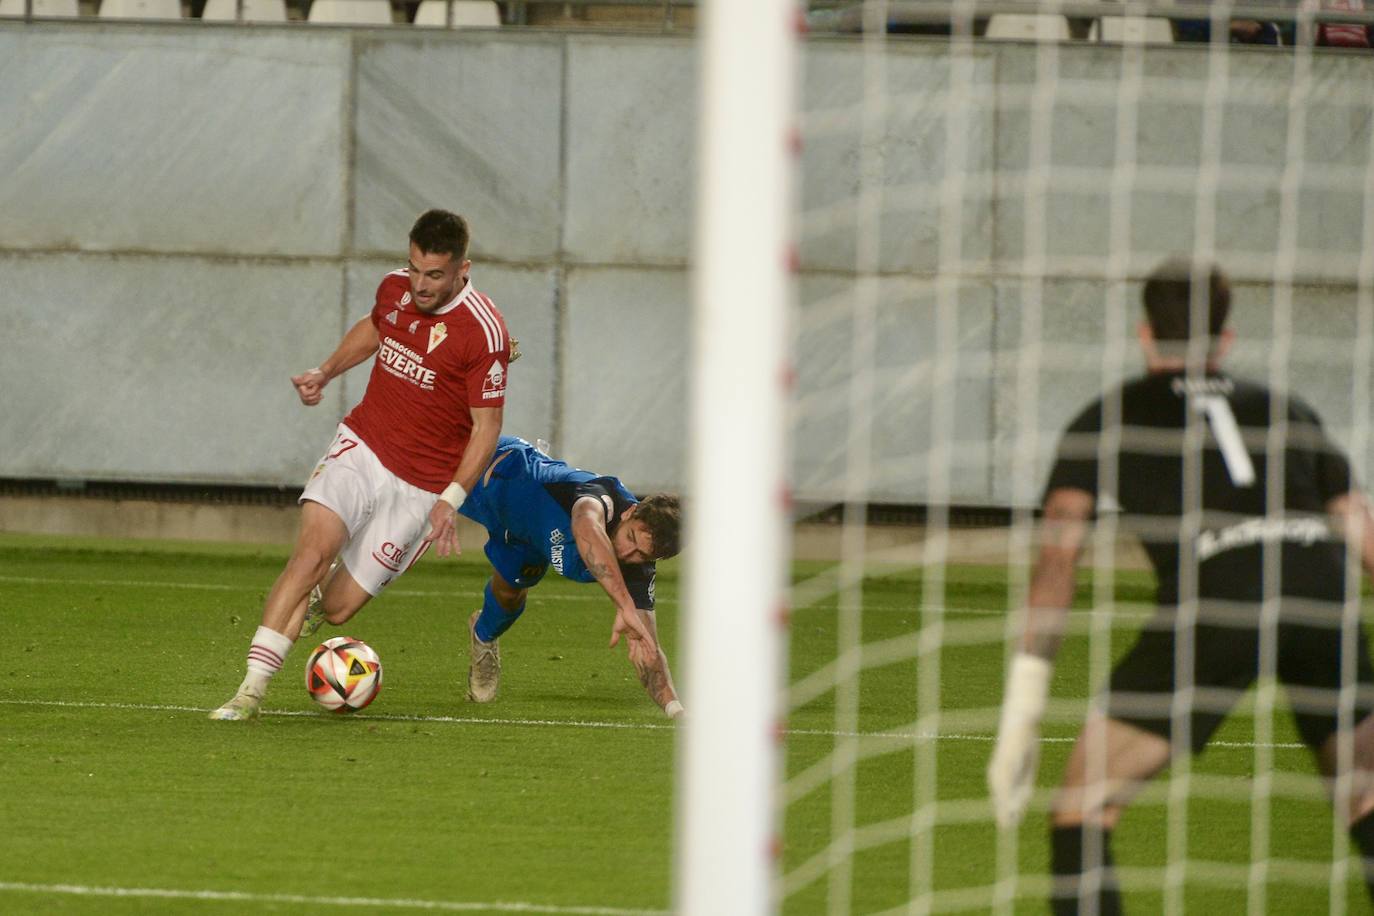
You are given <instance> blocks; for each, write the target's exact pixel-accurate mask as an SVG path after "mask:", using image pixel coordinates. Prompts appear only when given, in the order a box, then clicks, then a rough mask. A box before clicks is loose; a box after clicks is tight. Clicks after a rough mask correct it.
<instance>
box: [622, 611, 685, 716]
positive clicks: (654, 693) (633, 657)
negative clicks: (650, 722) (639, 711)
mask: <svg viewBox="0 0 1374 916" xmlns="http://www.w3.org/2000/svg"><path fill="white" fill-rule="evenodd" d="M635 612H636V614H638V616H639V619H640V621H641V622H642V623H643V624H644V628H645V629H646V630H648V631H649V632H650V633H651V634H653V637H654V645H648V644H645V643H643V642H638V643H635V642H632V643H631V645H630V663H631V664H632V665H634V669H635V674H637V675H638V676H639V683H640V684H642V685H644V691H645V693H647V694H648V695H649V698H650V699H651V700H653V701H654V702H655V703H657V704H658V705H659V707H660V708H661V709H664V710H665V711H666V710H667V708H668V704H669V703H672V702H673V701H675V700H676V699H677V698H678V696H677V688H676V687H674V686H673V675H672V673H671V672H669V670H668V656H666V655H664V654H663V650H662V649H661V648H659V647H658V644H657V643H658V629H657V628H656V627H655V626H654V622H653V615H652V614H651V613H649V612H648V611H644V610H640V609H638V608H636V611H635Z"/></svg>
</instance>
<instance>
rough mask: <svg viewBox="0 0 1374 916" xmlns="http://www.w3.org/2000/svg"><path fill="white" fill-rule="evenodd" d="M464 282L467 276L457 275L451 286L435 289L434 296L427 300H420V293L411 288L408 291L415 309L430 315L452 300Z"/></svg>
mask: <svg viewBox="0 0 1374 916" xmlns="http://www.w3.org/2000/svg"><path fill="white" fill-rule="evenodd" d="M465 283H467V277H459V278H458V281H457V282H456V283H454V284H453V285H452V286H450V287H448V288H446V289H442V290H435V293H434V298H433V299H430V300H429V302H422V301H420V294H419V293H417V292H416V291H415V290H414V289H413V288H412V289H411V291H410V298H411V300H412V301H413V302H414V303H415V308H416V309H418V310H419V311H421V312H423V313H424V314H426V315H432V314H434V313H435V312H436V311H438V310H439V309H441V308H443V307H444V306H445V305H447V304H448V303H450V302H452V301H453V297H454V296H457V295H458V291H459V290H461V289H462V288H463V284H465Z"/></svg>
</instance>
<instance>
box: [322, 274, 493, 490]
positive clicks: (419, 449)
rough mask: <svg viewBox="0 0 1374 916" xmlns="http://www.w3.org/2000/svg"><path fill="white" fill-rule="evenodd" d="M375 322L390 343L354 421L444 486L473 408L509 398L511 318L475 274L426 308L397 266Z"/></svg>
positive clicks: (390, 454) (385, 456)
mask: <svg viewBox="0 0 1374 916" xmlns="http://www.w3.org/2000/svg"><path fill="white" fill-rule="evenodd" d="M372 323H373V325H375V326H376V328H377V336H378V337H379V338H380V340H381V347H380V349H378V351H377V358H376V362H375V363H374V364H373V366H372V376H371V378H369V379H368V380H367V391H365V392H363V399H362V400H361V401H359V402H358V405H357V406H356V407H354V408H353V410H352V412H350V413H349V415H348V416H347V417H345V418H344V423H346V424H348V428H349V429H351V430H353V431H354V432H355V433H357V434H358V435H359V437H361V438H362V440H363V441H364V442H366V443H367V445H368V447H369V448H371V449H372V451H373V452H375V453H376V454H377V458H378V459H379V460H380V461H381V462H382V464H383V465H385V466H386V468H387V469H388V470H389V471H391V472H392V473H393V474H395V475H396V476H397V477H399V478H401V479H402V480H404V481H406V482H407V483H409V484H412V485H413V486H417V487H422V488H423V489H426V490H429V491H431V492H434V493H439V492H441V491H442V490H443V489H444V487H446V486H448V485H449V484H450V483H451V482H452V481H453V474H454V472H455V471H456V470H457V469H458V462H459V461H460V460H461V459H462V457H463V450H464V449H466V448H467V444H468V437H469V436H471V434H472V414H471V412H470V408H473V407H501V406H504V405H505V403H506V366H507V365H508V363H509V362H510V336H509V335H508V334H507V333H506V322H505V319H503V318H502V317H501V313H500V312H498V311H497V310H496V306H495V305H493V304H492V301H491V300H490V299H488V298H487V297H486V296H484V295H482V294H481V293H479V292H478V291H477V290H475V289H473V288H472V281H471V280H469V281H468V282H467V283H466V284H464V286H463V288H462V290H461V291H460V292H459V293H458V295H457V296H455V297H454V298H453V300H452V301H451V302H449V303H448V304H447V305H444V306H443V307H441V308H439V309H438V310H437V311H435V312H433V313H432V314H428V315H426V314H425V313H424V312H421V311H420V310H419V309H417V308H416V307H415V304H414V302H413V301H412V299H411V294H410V280H409V278H408V276H407V274H406V271H404V270H397V271H392V272H391V273H389V274H387V275H386V277H385V278H384V279H383V280H382V283H381V285H380V286H378V287H377V301H376V304H375V305H373V307H372Z"/></svg>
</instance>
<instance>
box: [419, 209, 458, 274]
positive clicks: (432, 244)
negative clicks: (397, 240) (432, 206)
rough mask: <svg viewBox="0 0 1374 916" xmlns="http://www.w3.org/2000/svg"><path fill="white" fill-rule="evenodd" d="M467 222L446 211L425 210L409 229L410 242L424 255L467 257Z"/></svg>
mask: <svg viewBox="0 0 1374 916" xmlns="http://www.w3.org/2000/svg"><path fill="white" fill-rule="evenodd" d="M468 237H469V236H468V221H467V220H465V219H463V218H462V217H461V216H459V215H458V214H457V213H450V212H449V211H447V210H426V211H425V212H424V213H421V214H420V218H419V219H417V220H416V221H415V225H414V226H412V227H411V229H410V242H411V244H412V245H414V246H415V247H416V248H419V249H420V250H421V251H423V252H424V253H425V254H447V255H452V256H453V259H454V260H455V261H461V260H463V259H464V258H466V257H467V256H468Z"/></svg>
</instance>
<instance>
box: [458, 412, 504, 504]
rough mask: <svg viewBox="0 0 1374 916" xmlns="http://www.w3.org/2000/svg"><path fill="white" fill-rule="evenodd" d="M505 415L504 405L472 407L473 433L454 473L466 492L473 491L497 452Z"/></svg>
mask: <svg viewBox="0 0 1374 916" xmlns="http://www.w3.org/2000/svg"><path fill="white" fill-rule="evenodd" d="M504 417H505V408H504V407H474V408H472V433H471V435H469V436H468V445H467V448H466V449H464V451H463V458H462V460H461V461H459V462H458V470H456V471H454V473H453V480H454V482H455V483H457V484H458V485H459V486H461V487H462V488H463V491H464V492H466V493H471V492H472V488H473V487H475V486H477V478H478V477H480V476H482V472H483V471H484V470H486V467H487V465H488V464H490V463H491V458H492V456H493V455H495V454H496V442H497V440H499V439H500V438H501V423H502V422H503V420H504Z"/></svg>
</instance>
